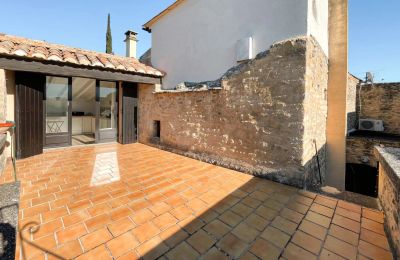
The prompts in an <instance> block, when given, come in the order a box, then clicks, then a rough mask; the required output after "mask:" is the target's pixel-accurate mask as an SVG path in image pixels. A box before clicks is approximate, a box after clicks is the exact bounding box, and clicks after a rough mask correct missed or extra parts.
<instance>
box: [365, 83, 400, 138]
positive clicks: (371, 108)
mask: <svg viewBox="0 0 400 260" xmlns="http://www.w3.org/2000/svg"><path fill="white" fill-rule="evenodd" d="M358 88H361V91H360V89H359V90H358V91H359V93H360V95H358V100H357V112H358V117H359V118H361V119H363V118H369V119H379V120H383V124H384V127H385V131H384V132H385V133H387V134H395V135H400V105H399V104H400V83H381V84H362V85H360V86H359V87H358ZM360 100H361V109H360V105H359V104H360Z"/></svg>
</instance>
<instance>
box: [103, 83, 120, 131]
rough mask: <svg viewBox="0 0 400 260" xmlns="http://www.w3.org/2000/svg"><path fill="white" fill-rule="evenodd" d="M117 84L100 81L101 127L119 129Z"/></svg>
mask: <svg viewBox="0 0 400 260" xmlns="http://www.w3.org/2000/svg"><path fill="white" fill-rule="evenodd" d="M117 114H118V108H117V85H116V83H115V82H107V81H100V129H117Z"/></svg>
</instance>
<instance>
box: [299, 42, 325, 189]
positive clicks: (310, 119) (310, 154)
mask: <svg viewBox="0 0 400 260" xmlns="http://www.w3.org/2000/svg"><path fill="white" fill-rule="evenodd" d="M306 53H307V54H306V57H307V60H306V77H305V93H304V94H305V99H304V115H303V116H304V119H303V125H304V134H303V160H302V164H303V165H304V166H305V173H306V179H307V182H308V184H315V183H319V181H320V177H321V179H322V182H323V183H324V182H325V171H326V120H327V114H328V100H327V87H328V60H327V58H326V56H325V55H324V54H323V53H322V52H321V50H320V47H319V46H318V45H316V44H315V42H314V41H308V42H307V52H306ZM317 151H318V157H317V156H316V154H317ZM318 159H319V169H318V161H317V160H318ZM319 171H320V172H321V176H320V175H319Z"/></svg>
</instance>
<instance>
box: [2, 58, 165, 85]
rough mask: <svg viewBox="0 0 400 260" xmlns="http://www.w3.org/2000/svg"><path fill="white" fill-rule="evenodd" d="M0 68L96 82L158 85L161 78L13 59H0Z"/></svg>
mask: <svg viewBox="0 0 400 260" xmlns="http://www.w3.org/2000/svg"><path fill="white" fill-rule="evenodd" d="M0 68H1V69H6V70H13V71H26V72H36V73H43V74H46V75H54V76H66V77H83V78H93V79H98V80H109V81H126V82H135V83H146V84H160V83H161V78H160V77H157V76H154V77H152V76H146V75H140V74H132V73H124V72H120V71H112V70H107V69H97V68H91V67H83V66H73V65H63V64H60V63H55V62H47V61H46V62H40V61H28V60H25V59H17V58H13V57H0Z"/></svg>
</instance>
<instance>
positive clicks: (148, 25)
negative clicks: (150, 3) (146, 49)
mask: <svg viewBox="0 0 400 260" xmlns="http://www.w3.org/2000/svg"><path fill="white" fill-rule="evenodd" d="M184 1H185V0H176V1H175V2H174V3H173V4H171V5H170V6H168V7H167V8H166V9H164V10H163V11H162V12H161V13H159V14H158V15H156V16H154V17H153V18H152V19H151V20H150V21H148V22H147V23H145V24H144V25H143V26H142V27H143V30H145V31H147V32H150V33H151V27H152V26H153V25H154V24H155V23H156V22H157V21H158V20H160V19H161V18H162V17H164V16H165V15H167V14H168V13H169V12H171V11H172V10H174V9H175V8H176V7H178V6H179V5H180V4H182V3H183V2H184Z"/></svg>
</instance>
